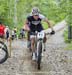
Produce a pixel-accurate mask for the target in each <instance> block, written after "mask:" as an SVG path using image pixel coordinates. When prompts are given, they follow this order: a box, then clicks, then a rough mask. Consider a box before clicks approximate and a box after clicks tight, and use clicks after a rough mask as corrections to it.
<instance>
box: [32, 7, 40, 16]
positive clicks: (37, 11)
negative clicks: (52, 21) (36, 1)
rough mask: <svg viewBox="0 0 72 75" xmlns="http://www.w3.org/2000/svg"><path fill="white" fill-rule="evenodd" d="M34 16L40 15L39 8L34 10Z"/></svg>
mask: <svg viewBox="0 0 72 75" xmlns="http://www.w3.org/2000/svg"><path fill="white" fill-rule="evenodd" d="M32 15H39V9H38V8H37V7H34V8H33V9H32Z"/></svg>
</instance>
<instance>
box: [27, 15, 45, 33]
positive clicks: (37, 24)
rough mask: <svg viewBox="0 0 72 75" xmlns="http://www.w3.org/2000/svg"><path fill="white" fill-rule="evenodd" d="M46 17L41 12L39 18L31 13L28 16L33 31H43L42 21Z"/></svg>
mask: <svg viewBox="0 0 72 75" xmlns="http://www.w3.org/2000/svg"><path fill="white" fill-rule="evenodd" d="M44 19H45V17H44V16H43V15H41V14H40V15H39V18H38V19H37V20H35V19H34V17H33V16H31V15H30V16H28V17H27V20H28V22H29V27H30V30H31V32H35V31H38V32H40V31H42V30H43V27H42V24H41V21H42V20H44Z"/></svg>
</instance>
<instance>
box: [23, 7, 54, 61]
mask: <svg viewBox="0 0 72 75" xmlns="http://www.w3.org/2000/svg"><path fill="white" fill-rule="evenodd" d="M42 20H43V21H45V22H46V23H47V24H48V26H49V27H50V28H51V29H52V34H54V33H55V32H54V30H53V28H52V26H51V24H50V22H49V21H48V19H47V18H46V17H45V16H43V15H42V14H40V13H39V9H38V8H37V7H34V8H33V9H32V13H31V14H30V15H29V16H28V17H27V19H26V22H25V25H24V29H25V30H27V31H29V34H30V39H29V38H28V40H31V49H32V53H33V57H32V60H36V56H35V49H34V42H35V36H34V34H33V33H32V32H35V31H38V32H40V31H42V30H43V27H42V24H41V21H42ZM28 36H29V35H28ZM45 42H46V36H45V38H44V43H45Z"/></svg>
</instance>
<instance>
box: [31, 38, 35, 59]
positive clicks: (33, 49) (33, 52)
mask: <svg viewBox="0 0 72 75" xmlns="http://www.w3.org/2000/svg"><path fill="white" fill-rule="evenodd" d="M31 50H32V54H33V56H32V60H36V54H35V37H32V38H31Z"/></svg>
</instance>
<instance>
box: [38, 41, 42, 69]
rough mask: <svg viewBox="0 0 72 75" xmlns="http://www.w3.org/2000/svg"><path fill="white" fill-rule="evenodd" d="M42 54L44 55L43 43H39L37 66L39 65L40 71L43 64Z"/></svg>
mask: <svg viewBox="0 0 72 75" xmlns="http://www.w3.org/2000/svg"><path fill="white" fill-rule="evenodd" d="M41 53H42V42H39V46H38V59H37V64H38V69H39V70H40V64H41V58H42V56H41Z"/></svg>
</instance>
